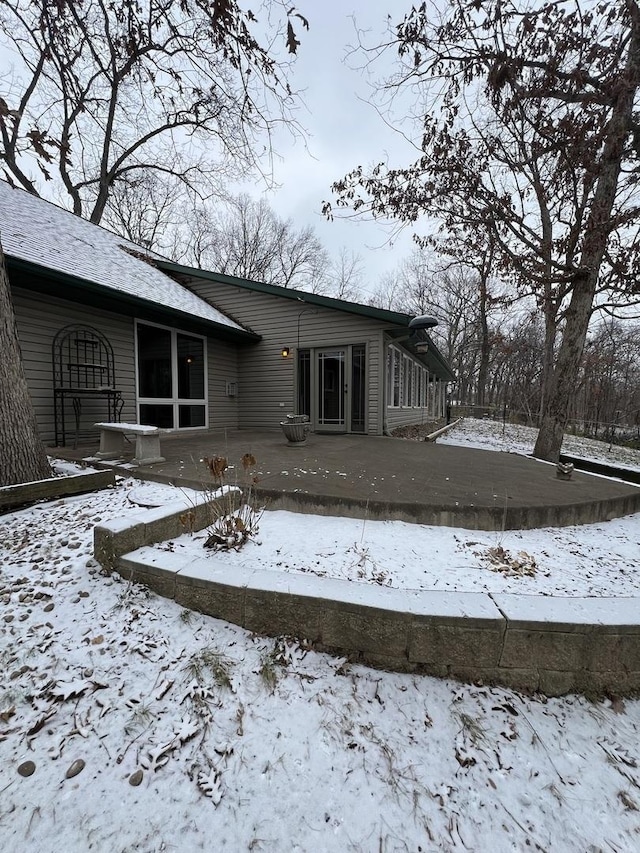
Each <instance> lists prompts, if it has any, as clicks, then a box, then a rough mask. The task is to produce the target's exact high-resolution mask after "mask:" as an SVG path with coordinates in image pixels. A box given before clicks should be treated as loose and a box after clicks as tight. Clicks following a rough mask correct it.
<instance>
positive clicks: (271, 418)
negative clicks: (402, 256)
mask: <svg viewBox="0 0 640 853" xmlns="http://www.w3.org/2000/svg"><path fill="white" fill-rule="evenodd" d="M190 287H191V288H192V289H193V290H194V291H195V292H196V293H197V294H198V296H201V297H203V298H205V299H207V300H208V301H210V302H211V303H213V304H214V305H215V306H216V307H217V308H219V309H220V310H222V311H224V312H225V313H228V314H229V316H231V317H232V318H233V319H235V320H236V321H239V322H242V324H243V325H245V326H247V327H248V328H250V329H251V330H252V331H254V332H256V333H258V334H259V335H261V336H262V340H261V341H260V342H259V343H257V344H255V345H253V346H248V347H246V348H243V349H242V350H241V351H240V353H239V357H238V368H239V389H238V406H239V422H240V425H241V426H242V427H245V428H255V429H270V428H273V429H275V428H277V426H278V424H279V422H280V421H281V420H282V419H283V417H284V415H285V414H287V413H289V412H293V411H294V409H295V406H296V402H295V364H296V350H297V348H298V347H299V348H300V349H311V348H314V347H323V348H330V347H338V346H345V345H348V344H366V347H367V375H368V394H367V432H369V433H371V434H381V432H382V417H381V410H382V387H381V383H380V376H381V374H382V371H381V363H382V362H383V359H382V358H381V356H382V350H383V346H384V344H383V329H384V328H385V323H383V322H382V321H378V320H374V319H370V318H368V317H361V316H358V315H355V314H350V313H347V312H342V311H338V310H333V309H330V308H324V307H321V306H315V305H313V306H311V305H305V304H304V302H298V301H295V300H291V299H288V298H282V297H278V296H275V295H271V294H265V293H259V292H255V291H251V290H247V289H246V288H242V287H236V286H234V285H230V284H225V283H217V282H206V281H202V280H200V281H192V282H190ZM283 346H288V347H290V348H291V355H290V356H289V357H288V358H283V357H282V355H281V350H282V347H283Z"/></svg>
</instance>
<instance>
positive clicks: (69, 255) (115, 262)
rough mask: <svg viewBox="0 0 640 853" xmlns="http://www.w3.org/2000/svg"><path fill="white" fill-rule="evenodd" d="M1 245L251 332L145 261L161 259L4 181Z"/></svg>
mask: <svg viewBox="0 0 640 853" xmlns="http://www.w3.org/2000/svg"><path fill="white" fill-rule="evenodd" d="M0 239H1V241H2V247H3V249H4V253H5V254H6V255H7V256H8V257H11V258H17V259H19V260H22V261H27V262H29V263H33V264H37V265H38V266H41V267H44V268H46V269H51V270H55V271H57V272H59V273H63V274H65V275H69V276H73V277H75V278H80V279H83V280H85V281H87V282H91V283H93V284H97V285H99V286H101V287H104V288H108V289H109V290H112V291H117V292H119V293H121V294H126V295H128V296H133V297H136V298H138V299H143V300H145V301H148V302H150V303H152V304H153V305H154V306H156V307H157V306H161V307H163V308H168V309H173V310H174V311H180V312H181V313H183V314H188V315H191V316H193V317H196V318H198V319H201V320H206V321H209V322H212V323H216V324H218V325H220V326H226V327H228V328H229V329H234V330H237V331H240V332H245V331H246V330H245V329H243V328H242V326H240V325H239V324H238V323H235V322H234V321H233V320H231V319H230V318H229V317H227V316H226V315H225V314H223V313H222V312H221V311H218V310H217V309H216V308H214V307H213V306H212V305H209V304H208V303H207V302H205V301H204V300H203V299H201V298H200V297H198V296H196V295H195V293H192V292H191V291H190V290H188V289H187V288H186V287H184V286H183V285H181V284H180V283H179V282H177V281H175V280H174V279H172V278H170V277H169V276H168V275H166V274H165V273H164V272H162V271H161V270H159V269H157V268H156V267H154V266H152V265H151V264H149V263H147V261H145V260H143V257H149V258H150V259H158V260H159V259H161V256H160V255H156V254H154V253H153V252H148V251H147V250H146V249H144V248H142V247H141V246H137V245H136V244H135V243H132V242H130V241H129V240H125V239H124V238H123V237H119V236H118V235H117V234H113V233H112V232H111V231H107V230H106V228H102V227H101V226H99V225H94V224H93V223H91V222H88V221H87V220H86V219H81V218H80V217H79V216H76V215H75V214H73V213H70V212H69V211H67V210H63V209H62V208H60V207H57V206H56V205H55V204H52V203H51V202H48V201H45V200H43V199H41V198H37V197H36V196H33V195H31V194H30V193H28V192H26V191H25V190H21V189H13V188H12V187H11V186H10V185H9V184H8V183H6V182H5V181H0ZM127 250H129V251H127ZM130 252H132V253H135V254H130ZM163 260H165V259H163Z"/></svg>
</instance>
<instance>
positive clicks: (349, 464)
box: [51, 430, 640, 530]
mask: <svg viewBox="0 0 640 853" xmlns="http://www.w3.org/2000/svg"><path fill="white" fill-rule="evenodd" d="M95 449H96V450H97V448H95ZM51 452H52V453H55V454H57V455H62V456H64V457H65V458H74V459H78V458H88V459H90V460H91V463H90V464H94V465H98V466H101V467H104V466H105V465H106V464H107V463H101V462H100V461H98V460H95V458H94V457H92V449H91V448H84V449H80V450H79V451H72V450H64V449H61V448H55V449H53V450H52V451H51ZM162 452H163V455H164V456H165V460H166V461H165V462H162V463H158V464H155V465H150V466H138V467H135V466H132V465H131V464H130V462H128V461H127V460H126V459H125V460H121V461H119V462H115V463H108V464H109V467H112V468H115V469H116V470H117V471H119V472H121V473H123V474H126V475H133V476H136V477H140V478H141V479H148V480H152V481H156V482H166V483H172V484H175V485H179V486H183V487H189V488H196V489H200V488H203V487H209V488H211V487H212V485H214V484H213V483H212V481H211V478H210V475H209V473H208V470H207V468H206V465H205V464H204V462H203V459H204V458H205V457H212V456H217V455H219V456H225V457H226V458H227V459H228V461H229V465H230V467H229V469H228V471H227V482H228V483H230V484H234V483H237V484H239V485H242V484H243V482H244V473H245V472H244V471H243V469H242V466H241V463H240V460H241V458H242V456H243V454H245V453H252V454H253V455H254V456H255V458H256V460H257V465H256V467H255V476H256V481H257V482H256V485H255V488H256V491H257V493H258V495H259V496H260V497H261V498H262V499H263V500H264V501H266V502H267V504H268V506H269V508H270V509H287V510H292V511H296V512H308V513H318V514H325V515H339V516H347V517H355V518H372V519H375V518H379V519H398V520H402V521H409V522H415V523H421V524H437V525H449V526H456V527H465V528H468V529H480V530H500V529H528V528H534V527H546V526H565V525H570V524H586V523H591V522H595V521H605V520H608V519H611V518H615V517H620V516H623V515H627V514H630V513H633V512H637V511H640V487H639V486H638V485H635V484H631V483H625V482H622V481H620V480H613V479H607V478H604V477H599V476H595V475H592V474H586V473H582V472H574V474H573V477H572V479H571V480H569V481H563V480H559V479H557V478H556V471H555V466H554V465H551V464H548V463H544V462H540V461H538V460H535V459H532V458H530V457H526V456H520V455H517V454H512V453H499V452H493V451H485V450H474V449H469V448H464V447H454V446H449V445H438V444H434V443H431V442H424V441H406V440H402V439H395V438H386V437H378V436H358V435H315V434H312V435H310V436H309V439H308V441H307V444H306V445H304V446H302V447H292V446H290V445H288V444H287V442H286V440H285V438H284V436H283V435H282V433H281V432H276V431H273V432H267V431H262V432H257V431H252V430H235V431H210V432H202V433H200V432H199V433H193V434H191V435H189V436H185V435H176V434H169V435H164V436H163V437H162ZM131 455H133V447H131Z"/></svg>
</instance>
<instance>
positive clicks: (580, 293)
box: [533, 9, 640, 462]
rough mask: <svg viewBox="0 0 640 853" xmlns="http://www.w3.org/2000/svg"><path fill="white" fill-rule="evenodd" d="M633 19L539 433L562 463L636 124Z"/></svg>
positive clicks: (638, 45)
mask: <svg viewBox="0 0 640 853" xmlns="http://www.w3.org/2000/svg"><path fill="white" fill-rule="evenodd" d="M635 12H636V14H633V15H632V32H631V39H630V41H629V48H628V51H629V52H628V55H627V61H626V64H625V69H624V71H623V72H622V74H620V75H619V78H618V81H617V84H618V85H617V92H616V97H615V100H614V102H613V109H612V112H611V118H610V120H609V125H608V127H607V135H606V141H605V144H604V149H603V152H602V156H601V158H600V163H599V175H598V183H597V186H596V191H595V194H594V199H593V204H592V206H591V211H590V213H589V217H588V219H587V223H586V226H585V233H584V240H583V245H582V252H581V255H580V266H579V270H580V272H579V275H578V276H577V277H576V280H575V282H574V285H573V291H572V294H571V302H570V303H569V308H568V310H567V314H566V319H565V328H564V332H563V335H562V342H561V344H560V350H559V352H558V360H557V362H556V365H555V369H554V371H553V377H552V379H551V382H550V388H549V394H548V397H547V400H546V402H545V407H544V413H543V416H542V422H541V424H540V432H539V433H538V438H537V440H536V445H535V448H534V450H533V455H534V456H536V457H537V458H538V459H546V460H547V461H549V462H557V461H558V457H559V456H560V450H561V448H562V439H563V438H564V431H565V428H566V425H567V419H568V416H569V407H570V405H571V402H572V400H573V398H574V396H575V393H576V388H577V387H578V379H579V375H580V361H581V358H582V350H583V348H584V342H585V340H586V337H587V330H588V328H589V320H590V319H591V313H592V311H593V299H594V296H595V292H596V286H597V284H598V278H599V275H600V267H601V265H602V259H603V257H604V253H605V251H606V248H607V243H608V241H609V234H610V228H611V226H610V217H611V211H612V209H613V205H614V202H615V199H616V194H617V191H618V180H619V177H620V171H621V164H622V158H623V155H624V148H625V143H626V140H627V135H628V133H629V128H630V127H632V126H633V122H632V118H633V103H634V99H635V95H636V92H637V91H638V88H639V87H640V15H638V14H637V9H635Z"/></svg>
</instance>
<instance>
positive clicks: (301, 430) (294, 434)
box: [280, 415, 311, 446]
mask: <svg viewBox="0 0 640 853" xmlns="http://www.w3.org/2000/svg"><path fill="white" fill-rule="evenodd" d="M280 426H281V427H282V431H283V433H284V434H285V438H286V439H287V443H288V444H291V445H298V446H299V445H301V444H305V443H306V441H307V435H308V434H309V430H310V429H311V424H310V423H309V418H308V417H307V415H287V420H286V421H281V422H280Z"/></svg>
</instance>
